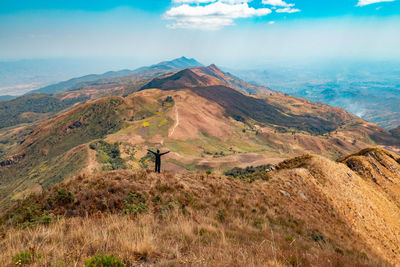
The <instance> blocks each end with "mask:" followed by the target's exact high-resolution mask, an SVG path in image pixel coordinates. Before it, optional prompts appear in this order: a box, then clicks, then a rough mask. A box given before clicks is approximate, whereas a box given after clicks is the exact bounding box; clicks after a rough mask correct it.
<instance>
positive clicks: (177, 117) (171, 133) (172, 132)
mask: <svg viewBox="0 0 400 267" xmlns="http://www.w3.org/2000/svg"><path fill="white" fill-rule="evenodd" d="M178 125H179V113H178V107H176V106H175V125H174V127H173V128H172V130H171V132H170V133H169V134H168V137H171V136H172V135H173V134H174V132H175V129H176V127H178Z"/></svg>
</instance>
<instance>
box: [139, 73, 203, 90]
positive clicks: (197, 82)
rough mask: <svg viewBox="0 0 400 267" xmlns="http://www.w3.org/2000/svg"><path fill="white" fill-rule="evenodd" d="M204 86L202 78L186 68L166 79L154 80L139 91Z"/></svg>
mask: <svg viewBox="0 0 400 267" xmlns="http://www.w3.org/2000/svg"><path fill="white" fill-rule="evenodd" d="M205 85H207V83H206V80H205V79H204V78H202V77H201V76H199V75H197V74H196V73H195V72H193V71H192V70H190V69H188V68H186V69H183V70H181V71H178V72H177V73H175V74H173V75H170V76H167V77H162V78H155V79H153V80H152V81H151V82H149V83H148V84H147V85H145V86H143V87H142V88H141V89H142V90H143V89H149V88H158V89H164V90H168V89H179V88H188V87H196V86H205Z"/></svg>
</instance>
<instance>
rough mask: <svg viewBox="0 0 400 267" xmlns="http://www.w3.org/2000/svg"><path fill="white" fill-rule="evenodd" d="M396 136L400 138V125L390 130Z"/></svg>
mask: <svg viewBox="0 0 400 267" xmlns="http://www.w3.org/2000/svg"><path fill="white" fill-rule="evenodd" d="M390 132H391V133H392V134H393V135H394V136H396V137H397V138H400V126H399V127H397V128H395V129H393V130H391V131H390Z"/></svg>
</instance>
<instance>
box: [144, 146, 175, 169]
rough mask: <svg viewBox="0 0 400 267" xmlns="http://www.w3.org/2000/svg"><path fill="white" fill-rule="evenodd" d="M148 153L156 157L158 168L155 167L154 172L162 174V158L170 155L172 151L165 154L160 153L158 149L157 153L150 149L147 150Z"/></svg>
mask: <svg viewBox="0 0 400 267" xmlns="http://www.w3.org/2000/svg"><path fill="white" fill-rule="evenodd" d="M147 151H149V152H150V153H153V154H154V156H155V157H156V167H155V170H154V171H155V172H158V173H160V171H161V156H163V155H165V154H168V153H169V152H170V151H168V152H164V153H160V150H159V149H157V152H153V151H151V150H150V149H147Z"/></svg>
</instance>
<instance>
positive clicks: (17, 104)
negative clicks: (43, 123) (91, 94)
mask: <svg viewBox="0 0 400 267" xmlns="http://www.w3.org/2000/svg"><path fill="white" fill-rule="evenodd" d="M85 100H87V98H86V97H79V98H72V99H66V100H60V99H58V98H57V97H55V96H52V95H45V94H33V95H26V96H22V97H18V98H16V99H13V100H10V101H6V102H0V129H1V128H4V127H10V126H14V125H17V124H20V123H29V122H33V121H36V120H37V119H38V118H40V114H45V113H52V112H57V111H61V110H63V109H65V108H67V107H69V106H71V105H73V104H75V103H77V102H82V101H85Z"/></svg>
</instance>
